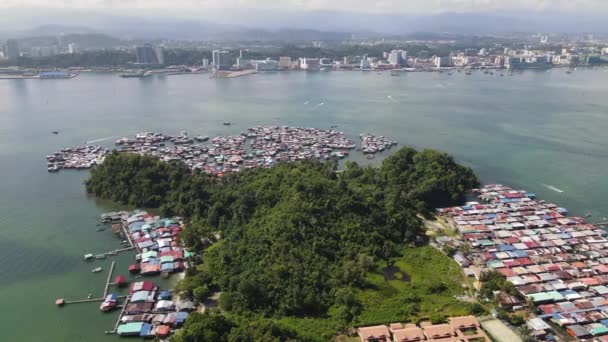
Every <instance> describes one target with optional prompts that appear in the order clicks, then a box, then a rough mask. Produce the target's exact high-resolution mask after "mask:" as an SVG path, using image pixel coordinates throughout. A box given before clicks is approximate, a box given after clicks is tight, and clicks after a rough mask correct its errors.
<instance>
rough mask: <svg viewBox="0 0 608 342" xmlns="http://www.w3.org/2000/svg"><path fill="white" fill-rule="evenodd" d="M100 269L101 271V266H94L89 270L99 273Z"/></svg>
mask: <svg viewBox="0 0 608 342" xmlns="http://www.w3.org/2000/svg"><path fill="white" fill-rule="evenodd" d="M101 271H103V268H101V267H96V268H94V269H92V270H91V272H93V273H99V272H101Z"/></svg>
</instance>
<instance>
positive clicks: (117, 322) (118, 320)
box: [112, 296, 131, 332]
mask: <svg viewBox="0 0 608 342" xmlns="http://www.w3.org/2000/svg"><path fill="white" fill-rule="evenodd" d="M130 300H131V296H128V297H126V299H125V303H124V304H123V305H122V309H121V310H120V313H119V314H118V319H116V324H114V330H112V332H116V330H117V329H118V325H119V324H120V319H121V318H122V315H123V314H124V313H125V308H126V307H127V305H128V304H129V301H130Z"/></svg>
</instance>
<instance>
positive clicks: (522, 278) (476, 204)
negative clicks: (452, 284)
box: [436, 184, 608, 341]
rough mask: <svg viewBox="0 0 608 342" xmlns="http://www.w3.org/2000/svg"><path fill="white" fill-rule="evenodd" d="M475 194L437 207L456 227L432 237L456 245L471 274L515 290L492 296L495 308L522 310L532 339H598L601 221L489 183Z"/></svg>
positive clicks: (607, 288)
mask: <svg viewBox="0 0 608 342" xmlns="http://www.w3.org/2000/svg"><path fill="white" fill-rule="evenodd" d="M475 194H476V196H477V201H470V202H468V203H466V204H465V205H463V206H458V207H450V208H443V209H438V210H437V214H438V215H439V220H444V221H445V223H447V224H448V225H449V227H451V229H454V230H455V231H456V232H457V234H458V235H457V236H456V237H449V236H438V237H436V240H437V243H438V244H439V245H441V246H450V247H451V248H455V249H457V250H459V251H458V252H457V253H456V254H455V255H454V259H455V260H456V262H457V263H458V264H459V265H461V266H462V267H463V269H464V271H465V273H466V274H467V275H469V276H470V277H474V278H475V279H477V280H479V279H481V278H483V275H484V274H486V273H487V272H490V271H491V272H497V273H498V274H500V275H502V276H503V277H504V278H505V279H506V281H508V282H510V283H511V284H513V285H514V287H515V288H516V291H517V293H515V294H509V293H505V292H500V293H498V294H496V298H497V300H498V302H499V304H500V306H501V308H503V309H505V310H507V311H514V312H522V311H523V312H525V313H526V317H528V319H527V326H528V327H529V328H530V330H531V332H532V334H533V336H534V338H535V340H538V341H551V340H554V339H555V337H556V336H563V335H570V337H572V338H576V339H586V338H600V337H601V338H602V340H605V338H606V337H605V336H606V335H608V267H607V266H606V265H608V238H607V237H608V232H607V231H606V227H603V226H600V225H596V224H593V223H590V222H588V221H587V220H586V218H584V217H580V216H569V212H568V210H567V209H565V208H563V207H560V206H558V205H556V204H554V203H551V202H547V201H544V200H541V199H539V198H537V195H536V194H535V193H532V192H529V191H525V190H513V189H511V188H510V187H507V186H504V185H501V184H490V185H486V186H484V187H483V188H481V189H477V190H476V191H475ZM586 216H588V215H586ZM463 245H467V246H468V247H467V248H462V246H463ZM528 303H530V304H533V306H531V307H530V309H528ZM555 329H557V330H555Z"/></svg>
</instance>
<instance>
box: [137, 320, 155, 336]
mask: <svg viewBox="0 0 608 342" xmlns="http://www.w3.org/2000/svg"><path fill="white" fill-rule="evenodd" d="M152 328H153V327H152V324H150V323H144V324H142V326H141V330H140V331H139V335H140V336H150V334H151V333H152Z"/></svg>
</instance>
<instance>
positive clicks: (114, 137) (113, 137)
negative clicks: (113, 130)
mask: <svg viewBox="0 0 608 342" xmlns="http://www.w3.org/2000/svg"><path fill="white" fill-rule="evenodd" d="M116 138H118V137H117V136H112V137H107V138H101V139H95V140H91V141H87V144H92V143H96V142H100V141H105V140H110V139H116Z"/></svg>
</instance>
